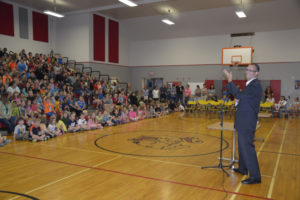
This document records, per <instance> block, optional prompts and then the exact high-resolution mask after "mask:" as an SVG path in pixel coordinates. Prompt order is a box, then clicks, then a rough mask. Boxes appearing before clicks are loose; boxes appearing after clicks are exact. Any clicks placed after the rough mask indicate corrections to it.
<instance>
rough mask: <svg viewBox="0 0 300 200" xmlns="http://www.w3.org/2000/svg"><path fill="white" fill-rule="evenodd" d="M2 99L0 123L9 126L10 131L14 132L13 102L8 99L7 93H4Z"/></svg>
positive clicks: (0, 102) (0, 101) (0, 103)
mask: <svg viewBox="0 0 300 200" xmlns="http://www.w3.org/2000/svg"><path fill="white" fill-rule="evenodd" d="M0 99H1V100H0V123H2V124H4V125H5V126H6V127H7V131H8V132H9V133H12V132H13V131H14V128H15V126H14V123H13V121H12V118H11V104H10V103H9V101H8V99H7V95H2V96H1V97H0Z"/></svg>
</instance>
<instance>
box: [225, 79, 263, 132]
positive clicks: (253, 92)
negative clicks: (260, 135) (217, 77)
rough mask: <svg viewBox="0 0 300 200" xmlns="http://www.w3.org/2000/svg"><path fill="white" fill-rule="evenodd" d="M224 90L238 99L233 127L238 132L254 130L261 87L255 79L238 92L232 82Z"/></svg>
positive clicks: (261, 92)
mask: <svg viewBox="0 0 300 200" xmlns="http://www.w3.org/2000/svg"><path fill="white" fill-rule="evenodd" d="M226 89H227V90H228V91H229V92H230V93H231V94H232V95H233V96H234V98H236V99H239V103H238V106H237V111H236V113H235V122H234V127H235V129H236V130H237V131H239V130H250V131H255V130H256V124H257V120H258V112H259V105H260V100H261V97H262V94H263V91H262V87H261V85H260V83H259V81H258V80H257V79H254V80H252V81H251V82H250V83H249V84H248V85H247V87H246V88H245V89H244V90H243V91H242V92H240V91H239V89H238V88H237V87H236V86H235V84H234V83H233V82H230V83H228V84H227V85H226Z"/></svg>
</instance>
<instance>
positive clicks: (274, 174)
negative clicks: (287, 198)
mask: <svg viewBox="0 0 300 200" xmlns="http://www.w3.org/2000/svg"><path fill="white" fill-rule="evenodd" d="M288 122H289V121H287V123H286V126H285V128H284V131H283V137H282V140H281V145H280V149H279V153H280V154H278V155H277V160H276V165H275V169H274V172H273V178H272V181H271V184H270V188H269V192H268V198H271V196H272V193H273V189H274V183H275V179H276V174H277V169H278V166H279V161H280V157H281V152H282V148H283V144H284V141H285V136H286V132H287V126H288Z"/></svg>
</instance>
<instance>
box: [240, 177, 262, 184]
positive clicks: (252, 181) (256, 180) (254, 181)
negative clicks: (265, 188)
mask: <svg viewBox="0 0 300 200" xmlns="http://www.w3.org/2000/svg"><path fill="white" fill-rule="evenodd" d="M242 183H243V184H257V183H261V179H260V178H252V177H250V178H248V179H245V180H243V181H242Z"/></svg>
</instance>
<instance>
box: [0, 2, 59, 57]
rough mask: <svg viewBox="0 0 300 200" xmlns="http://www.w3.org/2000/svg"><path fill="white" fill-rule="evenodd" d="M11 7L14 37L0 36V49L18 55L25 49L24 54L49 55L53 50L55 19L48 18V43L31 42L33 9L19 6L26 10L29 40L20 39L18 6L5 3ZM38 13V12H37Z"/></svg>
mask: <svg viewBox="0 0 300 200" xmlns="http://www.w3.org/2000/svg"><path fill="white" fill-rule="evenodd" d="M7 3H9V4H12V5H13V11H14V33H15V35H14V36H13V37H12V36H6V35H2V34H0V48H4V47H6V48H7V49H8V50H10V51H13V52H16V53H19V52H20V51H21V50H22V49H25V50H26V52H32V53H44V54H49V53H50V51H51V50H52V49H55V33H56V26H55V19H53V18H52V17H48V30H49V35H48V37H49V38H48V39H49V42H48V43H46V42H38V41H35V40H33V27H32V11H36V10H34V9H31V8H28V7H26V6H20V7H23V8H26V9H27V10H28V32H29V39H21V38H20V31H19V8H18V7H19V5H18V4H15V3H11V2H7ZM37 12H39V11H37Z"/></svg>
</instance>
